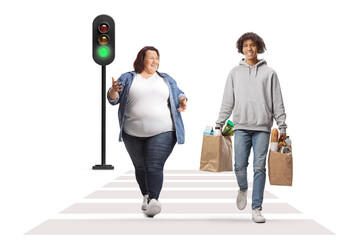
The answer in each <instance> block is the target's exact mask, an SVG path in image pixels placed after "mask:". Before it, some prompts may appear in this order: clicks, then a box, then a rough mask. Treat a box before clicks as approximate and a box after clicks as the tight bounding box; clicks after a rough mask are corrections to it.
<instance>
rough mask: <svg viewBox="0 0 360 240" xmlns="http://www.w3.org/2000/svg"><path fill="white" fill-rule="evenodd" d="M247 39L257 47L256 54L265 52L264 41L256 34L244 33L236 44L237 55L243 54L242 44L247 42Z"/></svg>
mask: <svg viewBox="0 0 360 240" xmlns="http://www.w3.org/2000/svg"><path fill="white" fill-rule="evenodd" d="M248 39H251V40H253V41H254V42H256V44H257V46H258V53H264V52H265V50H266V47H265V43H264V40H263V39H262V38H261V37H260V36H259V35H257V34H256V33H253V32H247V33H244V34H243V35H242V36H241V37H240V38H239V39H238V40H237V42H236V47H237V49H238V52H239V53H242V54H244V53H243V44H244V41H245V40H248Z"/></svg>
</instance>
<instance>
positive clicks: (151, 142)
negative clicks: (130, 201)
mask: <svg viewBox="0 0 360 240" xmlns="http://www.w3.org/2000/svg"><path fill="white" fill-rule="evenodd" d="M159 58H160V54H159V51H158V50H157V49H156V48H154V47H144V48H143V49H141V50H140V52H139V53H138V55H137V57H136V59H135V62H134V70H135V71H132V72H127V73H124V74H122V75H121V76H120V78H119V79H118V80H117V81H115V80H114V78H112V87H111V88H110V90H109V91H108V100H109V102H110V104H112V105H116V104H120V106H119V111H118V117H119V124H120V136H119V141H120V142H121V141H122V140H124V143H125V147H126V149H127V151H128V153H129V155H130V158H131V160H132V162H133V165H134V167H135V176H136V181H137V182H138V184H139V187H140V190H141V193H142V195H143V204H142V206H141V208H142V210H144V211H145V214H146V215H147V216H149V217H153V216H155V215H156V214H158V213H160V211H161V204H160V203H159V201H158V199H159V195H160V191H161V188H162V184H163V167H164V164H165V161H166V159H167V158H168V157H169V155H170V153H171V152H172V150H173V148H174V146H175V143H176V142H178V143H179V144H183V143H184V137H185V134H184V125H183V122H182V119H181V114H180V112H184V111H185V110H186V107H187V98H186V97H185V95H184V93H183V92H182V91H181V90H180V89H179V88H178V87H177V84H176V81H175V80H174V79H172V78H171V77H170V76H169V75H167V74H165V73H159V72H158V71H157V69H158V68H159Z"/></svg>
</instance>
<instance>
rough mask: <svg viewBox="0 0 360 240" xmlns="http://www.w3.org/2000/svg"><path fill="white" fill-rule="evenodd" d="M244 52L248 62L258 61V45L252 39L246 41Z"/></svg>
mask: <svg viewBox="0 0 360 240" xmlns="http://www.w3.org/2000/svg"><path fill="white" fill-rule="evenodd" d="M242 51H243V53H244V55H245V57H246V60H250V61H253V60H256V59H257V54H258V45H257V43H256V42H254V41H253V40H251V39H246V40H245V41H244V43H243V48H242Z"/></svg>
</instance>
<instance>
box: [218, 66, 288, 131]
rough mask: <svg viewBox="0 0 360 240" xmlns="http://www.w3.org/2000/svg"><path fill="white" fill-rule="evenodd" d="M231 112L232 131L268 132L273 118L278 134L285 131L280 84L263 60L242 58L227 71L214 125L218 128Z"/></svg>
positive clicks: (274, 73)
mask: <svg viewBox="0 0 360 240" xmlns="http://www.w3.org/2000/svg"><path fill="white" fill-rule="evenodd" d="M231 113H233V123H234V128H235V130H236V129H243V130H255V131H266V132H270V131H271V127H272V125H273V119H275V121H276V123H277V125H278V128H279V130H280V133H286V127H287V126H286V124H285V119H286V114H285V108H284V103H283V99H282V95H281V89H280V83H279V80H278V77H277V75H276V72H275V71H274V70H273V69H271V68H270V67H268V66H267V64H266V61H265V59H261V60H260V61H259V62H258V63H257V64H256V65H254V66H250V65H248V64H247V63H246V62H245V60H244V59H243V60H242V61H241V62H240V65H239V66H237V67H235V68H233V69H232V70H231V71H230V74H229V76H228V78H227V81H226V85H225V90H224V95H223V100H222V104H221V108H220V112H219V118H218V120H217V121H216V125H217V126H219V127H222V126H223V125H224V124H225V121H226V120H227V119H228V118H229V117H230V115H231Z"/></svg>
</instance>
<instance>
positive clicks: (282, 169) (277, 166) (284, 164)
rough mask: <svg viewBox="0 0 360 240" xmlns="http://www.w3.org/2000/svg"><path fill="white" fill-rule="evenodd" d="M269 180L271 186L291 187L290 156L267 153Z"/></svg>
mask: <svg viewBox="0 0 360 240" xmlns="http://www.w3.org/2000/svg"><path fill="white" fill-rule="evenodd" d="M268 170H269V180H270V184H271V185H281V186H292V180H293V157H292V154H289V155H287V154H284V153H279V152H275V151H271V150H270V151H269V158H268Z"/></svg>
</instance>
